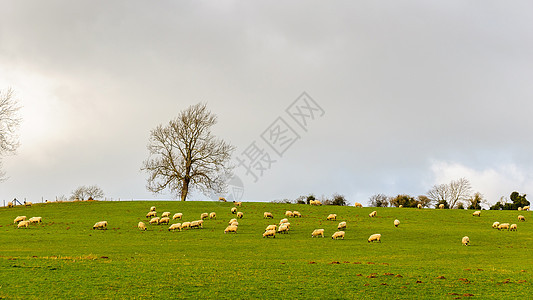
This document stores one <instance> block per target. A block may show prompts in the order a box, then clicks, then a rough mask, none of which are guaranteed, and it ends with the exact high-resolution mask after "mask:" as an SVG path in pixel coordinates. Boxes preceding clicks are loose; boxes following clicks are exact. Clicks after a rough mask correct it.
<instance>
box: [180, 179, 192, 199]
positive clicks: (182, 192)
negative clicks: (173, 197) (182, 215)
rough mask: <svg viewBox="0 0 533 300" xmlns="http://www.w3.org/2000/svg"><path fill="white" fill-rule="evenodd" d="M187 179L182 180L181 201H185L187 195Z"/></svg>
mask: <svg viewBox="0 0 533 300" xmlns="http://www.w3.org/2000/svg"><path fill="white" fill-rule="evenodd" d="M189 181H190V179H189V178H183V185H182V187H181V201H185V199H187V193H189Z"/></svg>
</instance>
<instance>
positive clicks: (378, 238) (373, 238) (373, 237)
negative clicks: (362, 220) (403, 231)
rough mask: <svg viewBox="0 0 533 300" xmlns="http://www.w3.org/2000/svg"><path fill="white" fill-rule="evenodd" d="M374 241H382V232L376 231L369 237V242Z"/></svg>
mask: <svg viewBox="0 0 533 300" xmlns="http://www.w3.org/2000/svg"><path fill="white" fill-rule="evenodd" d="M374 241H378V242H380V243H381V234H379V233H376V234H373V235H371V236H369V237H368V242H369V243H370V242H372V243H373V242H374Z"/></svg>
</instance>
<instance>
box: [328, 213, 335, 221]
mask: <svg viewBox="0 0 533 300" xmlns="http://www.w3.org/2000/svg"><path fill="white" fill-rule="evenodd" d="M326 220H328V221H331V220H333V221H335V220H337V214H330V215H329V216H328V217H327V218H326Z"/></svg>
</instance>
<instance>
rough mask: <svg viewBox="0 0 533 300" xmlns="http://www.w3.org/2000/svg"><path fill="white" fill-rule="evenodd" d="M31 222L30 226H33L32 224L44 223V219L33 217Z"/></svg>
mask: <svg viewBox="0 0 533 300" xmlns="http://www.w3.org/2000/svg"><path fill="white" fill-rule="evenodd" d="M29 221H30V224H32V223H41V222H42V221H43V218H41V217H32V218H30V220H29Z"/></svg>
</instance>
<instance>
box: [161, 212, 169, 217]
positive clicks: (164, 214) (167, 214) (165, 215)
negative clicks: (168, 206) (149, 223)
mask: <svg viewBox="0 0 533 300" xmlns="http://www.w3.org/2000/svg"><path fill="white" fill-rule="evenodd" d="M169 217H170V212H169V211H165V212H164V213H162V214H161V218H169Z"/></svg>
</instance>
